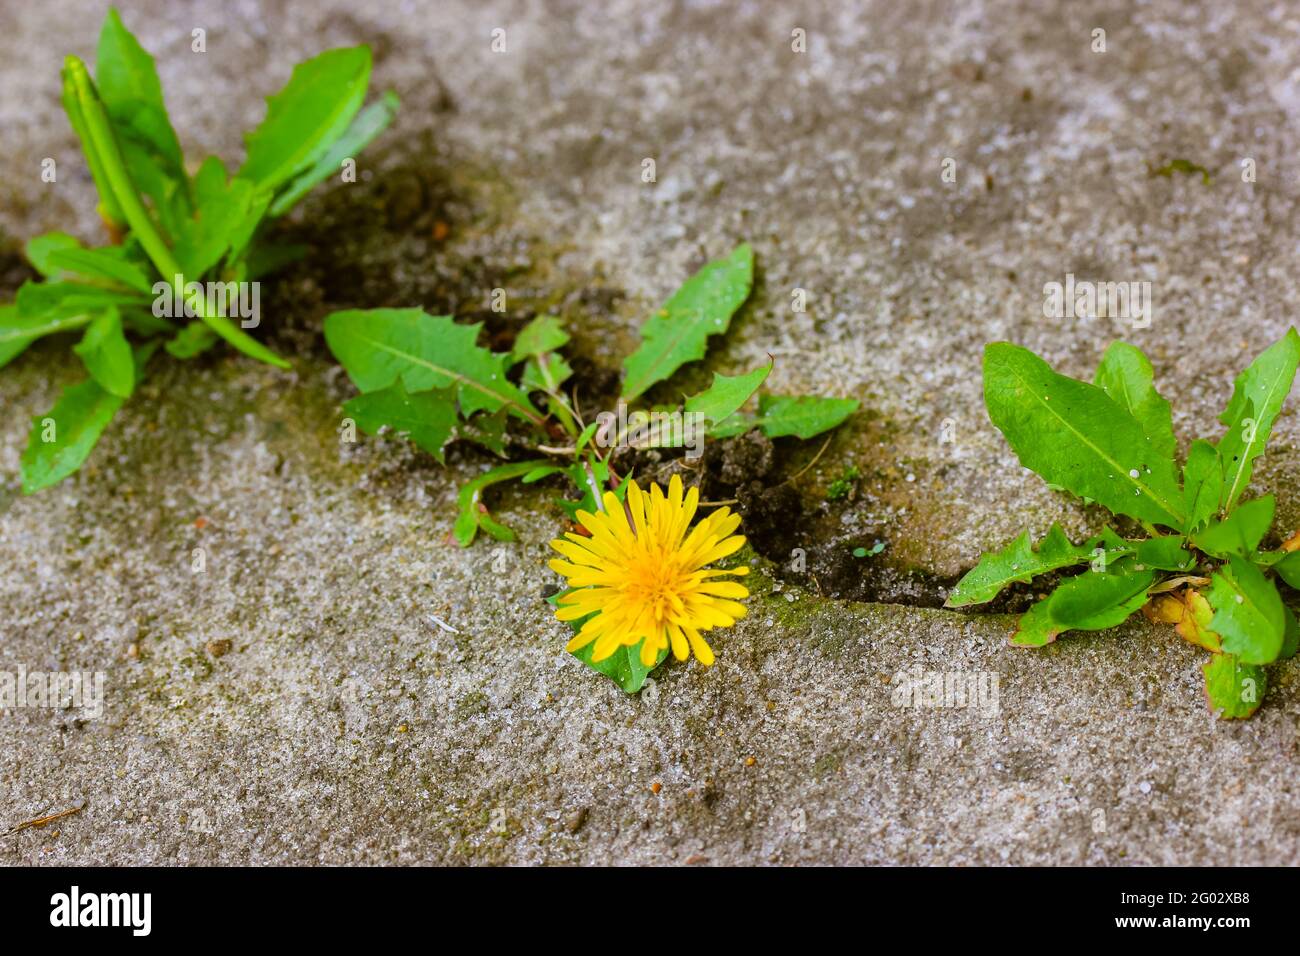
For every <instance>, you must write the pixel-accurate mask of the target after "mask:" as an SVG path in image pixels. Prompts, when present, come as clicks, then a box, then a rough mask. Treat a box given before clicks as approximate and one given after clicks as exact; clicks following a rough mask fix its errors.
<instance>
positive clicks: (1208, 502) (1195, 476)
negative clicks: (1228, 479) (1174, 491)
mask: <svg viewBox="0 0 1300 956" xmlns="http://www.w3.org/2000/svg"><path fill="white" fill-rule="evenodd" d="M1222 498H1223V463H1222V462H1221V461H1220V460H1219V450H1218V449H1217V448H1215V447H1214V446H1213V445H1212V444H1210V443H1209V442H1207V441H1202V440H1201V439H1199V438H1198V439H1197V440H1196V441H1194V442H1192V446H1191V448H1190V449H1188V452H1187V464H1185V465H1183V509H1184V510H1185V511H1186V512H1187V524H1186V526H1185V527H1184V529H1183V530H1185V531H1188V532H1191V531H1196V530H1197V529H1198V528H1200V527H1202V526H1203V525H1204V524H1205V523H1206V522H1207V521H1209V520H1210V519H1211V518H1213V517H1214V516H1215V514H1216V513H1217V512H1218V510H1219V502H1220V500H1222Z"/></svg>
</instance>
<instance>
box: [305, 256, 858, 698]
mask: <svg viewBox="0 0 1300 956" xmlns="http://www.w3.org/2000/svg"><path fill="white" fill-rule="evenodd" d="M753 268H754V254H753V250H752V249H751V248H750V247H749V246H748V245H744V244H742V245H740V246H738V247H737V248H736V249H735V250H734V251H732V252H731V253H730V254H729V255H727V256H725V257H723V258H721V259H718V260H715V261H713V262H710V263H708V264H706V265H705V266H704V267H703V268H702V269H700V270H699V271H698V272H697V273H695V274H694V275H693V276H691V277H690V278H689V279H687V280H686V282H685V283H683V284H682V286H681V287H680V288H679V289H678V290H677V291H676V292H675V293H674V294H673V295H672V296H670V297H669V298H668V300H667V301H666V302H665V303H664V305H663V306H662V307H661V308H660V309H658V310H656V311H655V312H654V313H653V314H652V315H651V317H650V318H649V319H648V320H647V321H646V322H645V324H644V325H643V326H642V329H641V343H640V345H639V346H638V347H637V349H636V350H634V351H633V352H632V354H631V355H629V356H628V357H627V359H626V361H625V362H624V366H623V367H624V379H623V386H622V390H621V397H620V399H619V402H618V405H619V408H620V412H618V413H616V412H614V411H612V410H604V411H602V412H600V413H599V414H597V415H595V416H592V415H591V414H590V410H586V412H585V414H584V410H582V409H580V408H579V406H578V403H577V401H576V399H575V395H574V392H573V391H572V390H571V389H570V390H568V391H566V386H568V385H569V384H570V379H571V378H572V376H573V370H572V368H571V366H570V364H569V362H568V360H567V359H566V358H565V356H564V351H563V350H564V348H565V346H566V345H568V344H569V341H570V336H569V333H568V331H567V330H566V329H565V326H564V323H563V321H562V319H561V318H560V317H558V316H554V315H539V316H536V317H535V318H533V319H532V320H531V321H530V322H529V323H528V324H527V325H526V326H525V327H524V328H523V329H522V330H521V331H520V332H519V334H518V336H517V337H516V339H515V341H514V345H513V347H512V348H511V350H510V351H509V352H493V351H491V350H490V349H488V348H486V347H485V346H482V345H479V344H478V338H479V333H480V331H481V329H480V326H479V325H478V324H473V325H469V324H463V323H460V322H457V321H455V319H454V318H452V317H451V316H445V315H443V316H434V315H428V314H426V313H425V312H424V311H423V310H421V309H370V310H348V311H342V312H336V313H334V314H332V315H330V316H329V317H327V318H326V320H325V338H326V342H327V343H328V345H329V347H330V349H331V351H332V352H333V353H334V355H335V357H336V358H337V359H338V360H339V361H340V362H341V363H342V365H343V367H344V368H345V369H346V370H347V373H348V376H349V377H350V378H351V379H352V382H353V384H354V385H356V387H357V389H358V390H359V391H360V394H359V395H357V396H356V397H354V398H352V399H350V400H349V401H348V402H347V403H346V404H345V405H344V406H343V410H344V414H345V415H346V416H347V417H348V418H349V419H350V420H351V421H352V422H353V423H354V424H355V425H356V426H357V427H358V428H360V429H361V430H362V431H365V432H369V433H375V432H379V431H382V430H385V429H387V430H392V431H395V432H400V433H405V434H406V435H408V436H409V437H410V439H411V440H412V441H413V442H415V443H416V444H417V445H418V446H419V447H420V448H422V449H424V450H425V451H427V452H428V453H429V454H431V455H433V456H434V457H435V458H437V459H438V460H439V461H443V460H444V459H445V454H446V448H447V446H448V445H449V444H451V443H452V442H456V441H466V442H470V443H473V444H476V445H478V446H480V447H481V448H482V449H484V450H486V451H487V452H488V453H489V454H491V455H492V456H494V457H496V458H497V459H504V461H501V462H499V463H497V464H495V465H492V466H491V467H488V468H486V470H484V471H483V472H482V473H481V474H479V475H477V476H476V477H474V478H472V479H470V481H469V482H467V483H466V484H465V485H464V486H463V487H462V488H461V490H460V494H459V501H458V505H459V507H458V511H457V518H456V522H455V527H454V535H455V537H456V540H457V541H458V542H459V543H460V544H461V545H463V546H468V545H469V544H470V543H471V542H473V541H474V539H475V537H476V536H477V535H478V533H479V532H480V531H482V532H484V533H486V534H488V535H490V536H491V537H493V538H496V539H498V540H502V541H512V540H514V537H515V535H514V532H513V531H511V530H510V529H509V528H508V527H506V526H505V525H504V524H503V523H502V522H501V521H500V520H498V519H497V518H495V517H494V516H493V515H492V513H491V511H490V510H489V509H488V507H487V504H486V501H485V497H484V496H485V493H486V492H487V490H488V489H489V488H491V487H492V486H493V485H498V484H501V483H502V482H507V481H520V482H522V483H524V484H533V483H535V482H541V481H544V480H548V484H549V485H550V486H551V487H554V488H555V489H556V490H557V491H559V492H560V493H559V494H558V495H557V497H556V499H555V501H556V504H557V506H558V507H559V508H560V509H561V510H562V511H563V513H564V515H565V516H566V518H568V519H569V520H570V521H572V522H574V524H573V526H572V529H571V531H570V532H568V533H567V534H566V535H565V536H564V538H562V539H560V540H558V541H557V542H556V543H555V544H556V548H557V550H559V551H560V552H561V553H562V554H564V555H565V556H566V557H568V558H569V561H568V562H560V566H559V567H558V568H557V570H560V571H561V573H563V574H565V575H566V576H567V577H569V584H570V586H571V587H572V588H575V589H576V590H571V591H567V592H565V593H564V594H561V595H558V596H556V597H555V598H554V600H555V601H557V602H559V608H560V611H559V613H560V617H561V618H562V619H564V620H568V621H571V622H573V623H574V624H575V630H576V631H577V632H578V637H576V638H575V639H574V641H573V642H572V643H571V644H570V650H571V651H572V652H574V653H575V654H576V655H577V656H578V657H579V658H580V659H582V660H583V661H584V662H585V663H587V664H589V665H590V666H592V667H593V668H595V669H597V670H599V671H600V672H601V673H604V674H606V675H607V676H609V677H611V678H612V679H614V680H615V681H616V682H617V683H618V684H619V685H620V686H621V687H622V688H623V689H624V690H626V691H628V692H634V691H636V690H637V689H639V688H640V687H641V685H642V683H643V682H644V680H645V677H646V675H647V674H648V673H649V671H650V670H651V669H653V667H654V666H656V665H657V664H658V663H659V662H661V661H662V660H663V659H664V658H665V657H666V656H667V654H668V651H669V650H670V649H671V650H672V651H673V652H674V654H675V656H677V657H678V658H680V659H684V658H685V657H687V656H688V653H687V651H688V649H693V650H694V652H695V656H696V657H697V658H698V659H699V660H701V661H703V662H705V663H709V662H711V661H712V660H713V654H712V651H711V650H710V649H709V647H708V645H707V644H706V643H705V642H704V641H703V639H702V638H701V637H700V633H701V632H702V631H704V630H707V629H708V628H710V627H724V626H728V625H729V624H731V623H732V622H733V621H734V620H735V618H737V617H739V616H740V614H741V613H743V610H744V609H743V606H742V605H740V604H738V603H736V599H737V598H739V597H742V596H744V595H743V593H742V592H744V588H742V587H741V586H740V585H739V584H734V583H730V582H727V583H724V582H716V581H713V580H712V579H713V578H715V577H717V576H718V575H720V574H741V573H743V570H744V569H732V570H730V571H727V570H723V569H715V570H705V569H704V565H706V564H709V563H711V562H713V561H716V560H719V559H721V558H723V557H725V556H726V555H728V554H731V553H732V552H733V551H734V550H735V549H736V548H739V547H740V546H741V542H742V541H743V539H742V538H740V537H739V536H734V535H732V534H731V532H732V531H734V530H736V527H737V526H738V524H739V520H740V519H739V517H738V516H736V515H734V514H731V513H730V511H729V510H728V509H726V508H725V507H724V508H722V510H720V511H716V512H714V513H712V514H711V515H709V516H708V517H705V518H703V519H702V520H701V521H700V522H698V523H697V525H696V526H695V528H694V529H690V528H689V527H688V526H689V524H690V521H691V519H692V517H693V516H694V514H695V512H696V509H697V508H704V507H706V503H704V502H700V501H699V500H698V494H699V492H698V490H696V489H692V490H691V491H689V492H686V493H685V494H683V491H682V483H681V480H680V478H676V479H674V480H673V481H670V483H669V490H668V493H667V495H666V496H665V495H664V493H663V491H662V489H661V488H659V487H658V486H657V485H655V484H653V483H651V484H648V485H647V486H646V487H647V488H648V491H646V492H643V491H642V490H641V486H640V485H638V484H637V483H636V482H635V481H634V479H635V478H636V476H635V475H633V474H632V473H631V472H630V470H629V471H624V472H622V473H620V470H619V466H617V465H616V464H615V462H614V461H613V454H612V453H613V451H615V450H616V449H618V448H649V447H659V448H665V447H667V448H684V447H687V448H688V449H689V446H691V445H693V444H698V443H697V442H696V439H699V440H701V441H702V440H703V439H704V438H705V437H706V436H707V437H708V438H710V439H721V438H727V437H731V436H735V435H739V434H742V433H743V432H746V431H748V430H749V429H751V428H756V429H759V430H760V431H762V432H763V433H764V434H765V435H767V436H768V437H769V438H776V437H781V436H794V437H798V438H810V437H812V436H814V435H817V434H820V433H822V432H825V431H828V430H829V429H832V428H835V427H836V426H838V425H839V424H841V423H842V422H843V421H844V420H845V419H846V418H848V416H849V415H850V414H852V413H853V411H854V410H855V409H856V408H857V402H856V401H854V400H852V399H840V398H823V397H813V396H774V395H768V394H762V395H759V396H758V399H757V406H758V407H757V412H756V413H752V412H746V411H744V410H743V409H744V408H745V406H746V405H747V403H749V402H750V401H751V399H753V397H754V396H755V395H756V394H757V393H758V392H759V390H760V388H761V387H762V386H763V384H764V382H765V381H766V380H767V377H768V374H769V373H770V372H771V369H772V365H771V363H766V364H764V365H761V366H759V367H758V368H755V369H752V370H750V371H748V372H744V373H742V374H740V375H732V376H728V375H720V374H717V373H715V374H714V375H713V381H712V384H711V385H710V386H709V387H708V388H706V389H705V390H704V391H702V392H700V393H698V394H696V395H692V396H689V397H686V398H685V399H684V401H682V402H681V403H680V404H672V405H668V406H664V405H651V406H650V407H648V408H645V407H638V408H635V409H633V410H632V411H630V412H629V411H627V407H628V406H629V405H634V404H636V405H642V404H644V401H645V399H644V396H645V395H646V394H647V393H648V392H649V391H650V390H651V389H652V388H654V387H655V386H657V385H660V384H661V383H664V382H667V381H669V380H670V379H671V377H672V376H673V375H674V373H676V372H677V370H678V369H680V368H681V367H683V366H685V365H687V364H689V363H692V362H696V361H698V360H699V359H701V358H703V357H704V355H705V352H706V349H707V343H708V339H709V338H710V337H711V336H714V335H720V334H722V333H725V332H726V330H727V328H728V326H729V325H730V322H731V319H732V316H733V315H734V314H735V313H736V311H737V310H738V309H739V308H740V307H741V306H742V305H743V304H744V302H745V301H746V299H748V297H749V294H750V290H751V288H752V286H753ZM695 450H696V451H698V450H699V448H698V447H696V449H695ZM637 502H640V504H637ZM638 509H641V510H640V511H638ZM625 510H626V511H627V512H628V513H629V514H630V515H631V517H627V515H622V512H623V511H625ZM629 521H630V522H631V523H630V524H629V523H628V522H629ZM643 530H644V535H643V534H642V531H643ZM624 532H626V533H624ZM607 536H612V537H609V541H611V542H614V543H613V544H610V545H609V546H608V547H603V546H602V545H601V544H600V542H601V541H604V540H606V538H607ZM577 539H581V540H577ZM715 539H716V540H715ZM566 542H567V543H566ZM724 544H725V548H727V549H729V550H726V551H725V554H724V553H722V552H721V551H719V549H722V548H724ZM575 549H581V553H580V551H579V550H575ZM592 549H596V550H592ZM592 561H597V562H598V563H597V564H595V565H593V564H591V563H590V562H592ZM553 567H555V565H553ZM576 568H586V569H588V570H577V571H575V569H576ZM579 611H580V612H581V613H578V612H579ZM593 615H595V616H594V617H593Z"/></svg>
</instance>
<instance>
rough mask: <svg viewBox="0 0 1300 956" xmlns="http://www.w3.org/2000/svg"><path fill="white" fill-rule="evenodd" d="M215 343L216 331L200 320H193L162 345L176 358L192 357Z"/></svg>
mask: <svg viewBox="0 0 1300 956" xmlns="http://www.w3.org/2000/svg"><path fill="white" fill-rule="evenodd" d="M216 344H217V333H216V332H213V331H212V330H211V329H210V328H208V327H207V326H206V325H204V324H203V323H202V322H198V321H194V322H191V323H190V324H189V325H187V326H185V328H183V329H181V330H180V331H179V332H177V333H176V336H175V337H174V338H173V339H172V340H171V341H170V342H168V343H167V344H166V345H164V346H163V348H165V349H166V350H167V353H168V354H169V355H171V356H173V357H175V358H178V359H192V358H194V357H195V356H197V355H201V354H203V353H204V352H206V351H207V350H208V349H210V348H212V346H214V345H216Z"/></svg>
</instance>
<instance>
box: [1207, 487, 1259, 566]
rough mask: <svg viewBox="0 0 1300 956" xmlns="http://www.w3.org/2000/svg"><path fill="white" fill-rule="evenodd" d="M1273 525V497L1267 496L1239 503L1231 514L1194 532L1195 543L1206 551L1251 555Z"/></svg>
mask: <svg viewBox="0 0 1300 956" xmlns="http://www.w3.org/2000/svg"><path fill="white" fill-rule="evenodd" d="M1272 526H1273V496H1272V495H1265V496H1264V497H1263V498H1256V499H1254V500H1253V501H1247V502H1245V503H1243V504H1241V505H1238V506H1237V507H1236V508H1235V509H1234V510H1233V511H1232V512H1231V513H1229V515H1228V517H1226V518H1224V519H1223V520H1222V521H1216V522H1214V523H1213V524H1211V525H1209V526H1208V527H1207V528H1205V530H1203V531H1199V532H1197V533H1196V534H1194V535H1192V544H1194V545H1196V547H1198V548H1200V549H1201V550H1202V551H1204V552H1205V553H1206V554H1209V555H1213V556H1214V557H1216V558H1226V557H1227V556H1228V555H1230V554H1237V555H1240V556H1241V557H1243V558H1247V557H1250V556H1251V555H1252V554H1253V553H1254V551H1255V549H1256V548H1258V547H1259V543H1260V542H1261V541H1263V540H1264V535H1266V534H1268V529H1269V528H1271V527H1272Z"/></svg>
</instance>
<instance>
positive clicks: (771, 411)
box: [709, 395, 858, 438]
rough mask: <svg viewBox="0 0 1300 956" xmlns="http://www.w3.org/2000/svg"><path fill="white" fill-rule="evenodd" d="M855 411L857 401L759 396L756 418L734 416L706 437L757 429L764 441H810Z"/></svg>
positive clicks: (727, 436) (725, 435) (808, 396)
mask: <svg viewBox="0 0 1300 956" xmlns="http://www.w3.org/2000/svg"><path fill="white" fill-rule="evenodd" d="M857 409H858V403H857V400H856V399H852V398H818V397H815V396H812V395H798V396H784V395H782V396H775V395H763V396H760V397H759V400H758V415H757V417H747V416H744V415H741V414H739V413H737V414H734V415H731V416H729V417H728V418H727V419H726V420H725V421H723V422H721V423H719V424H718V425H717V426H716V427H714V428H711V429H709V433H710V434H711V435H712V436H713V437H714V438H731V437H733V436H735V435H740V434H743V433H744V432H747V431H749V430H750V429H751V428H759V429H761V430H762V432H763V434H764V435H766V436H767V437H768V438H780V437H782V436H784V435H794V436H796V437H798V438H812V437H814V436H815V435H820V434H821V433H822V432H825V431H830V430H831V429H832V428H835V427H837V426H839V425H840V424H842V423H843V422H844V420H845V419H847V418H848V417H849V416H850V415H852V414H853V413H854V412H855V411H857Z"/></svg>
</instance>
